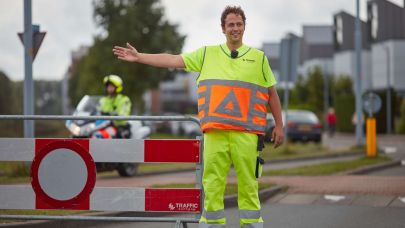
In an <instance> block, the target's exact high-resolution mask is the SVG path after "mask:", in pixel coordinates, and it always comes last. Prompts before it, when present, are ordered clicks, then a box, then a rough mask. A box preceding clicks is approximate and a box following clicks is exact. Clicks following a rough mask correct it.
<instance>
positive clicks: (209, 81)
mask: <svg viewBox="0 0 405 228" xmlns="http://www.w3.org/2000/svg"><path fill="white" fill-rule="evenodd" d="M212 85H226V86H239V87H243V88H248V89H251V90H259V91H260V92H262V93H267V92H268V91H267V90H268V89H267V88H266V87H263V86H259V85H256V84H253V83H250V82H242V81H237V80H220V79H207V80H202V81H200V83H199V84H198V86H212Z"/></svg>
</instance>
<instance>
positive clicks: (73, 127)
mask: <svg viewBox="0 0 405 228" xmlns="http://www.w3.org/2000/svg"><path fill="white" fill-rule="evenodd" d="M69 130H70V132H72V134H73V135H76V136H78V135H79V134H80V127H79V126H77V125H76V124H75V123H72V124H71V125H70V126H69Z"/></svg>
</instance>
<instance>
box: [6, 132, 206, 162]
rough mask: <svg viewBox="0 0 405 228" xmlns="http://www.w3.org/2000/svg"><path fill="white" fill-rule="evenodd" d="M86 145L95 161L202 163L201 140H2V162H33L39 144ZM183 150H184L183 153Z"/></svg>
mask: <svg viewBox="0 0 405 228" xmlns="http://www.w3.org/2000/svg"><path fill="white" fill-rule="evenodd" d="M56 141H64V142H74V143H79V144H80V142H86V143H88V144H89V148H88V150H89V151H90V154H91V156H92V158H93V160H94V162H191V163H198V162H199V147H200V144H199V143H200V141H198V140H192V139H190V140H150V139H146V140H143V139H29V138H0V161H32V160H33V159H34V156H35V150H36V147H38V146H37V144H38V143H42V144H45V145H46V144H49V143H53V142H56ZM179 148H181V150H179Z"/></svg>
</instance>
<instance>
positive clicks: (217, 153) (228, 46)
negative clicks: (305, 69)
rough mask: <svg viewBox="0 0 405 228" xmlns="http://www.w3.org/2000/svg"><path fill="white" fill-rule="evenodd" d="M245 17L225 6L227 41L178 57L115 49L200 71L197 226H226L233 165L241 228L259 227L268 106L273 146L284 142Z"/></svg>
mask: <svg viewBox="0 0 405 228" xmlns="http://www.w3.org/2000/svg"><path fill="white" fill-rule="evenodd" d="M245 21H246V18H245V14H244V12H243V10H242V9H241V8H240V7H231V6H227V7H226V8H225V10H224V11H223V13H222V15H221V26H222V31H223V33H224V34H225V36H226V43H225V44H221V45H216V46H206V47H202V48H200V49H198V50H196V51H194V52H192V53H186V54H182V55H171V54H146V53H140V52H138V51H137V50H136V49H135V48H134V47H132V46H131V45H130V44H129V43H127V47H126V48H124V47H118V46H116V47H114V49H113V52H114V54H115V55H117V57H118V58H119V59H122V60H126V61H130V62H138V63H143V64H148V65H152V66H157V67H167V68H183V69H186V70H187V71H196V72H200V76H199V78H198V79H197V84H198V116H199V118H200V121H201V128H202V130H203V132H204V174H203V188H204V193H205V198H204V211H203V214H202V217H201V219H200V227H225V223H226V218H225V213H224V203H223V197H224V190H225V185H226V177H227V174H228V171H229V168H230V166H231V164H232V163H233V165H234V168H235V171H236V174H237V178H238V206H239V217H240V225H241V227H263V219H262V217H261V214H260V202H259V198H258V181H257V177H258V176H260V174H259V170H260V165H261V163H262V159H261V158H260V157H259V152H258V149H257V148H258V135H264V130H265V126H266V105H267V104H269V106H270V109H271V111H272V113H273V116H274V119H275V128H274V130H273V134H272V138H273V141H274V144H275V147H277V146H279V145H280V144H281V143H282V141H283V139H284V133H283V130H282V126H283V123H282V118H281V105H280V100H279V97H278V95H277V91H276V89H275V88H274V84H275V83H276V82H275V79H274V76H273V73H272V71H271V69H270V66H269V63H268V60H267V58H266V56H265V55H264V53H263V52H262V51H259V50H257V49H254V48H250V47H248V46H246V45H244V44H243V42H242V38H243V33H244V31H245V24H246V23H245Z"/></svg>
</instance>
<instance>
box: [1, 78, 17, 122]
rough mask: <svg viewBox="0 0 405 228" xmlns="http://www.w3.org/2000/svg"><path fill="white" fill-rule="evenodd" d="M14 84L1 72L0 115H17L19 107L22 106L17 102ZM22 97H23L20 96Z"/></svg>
mask: <svg viewBox="0 0 405 228" xmlns="http://www.w3.org/2000/svg"><path fill="white" fill-rule="evenodd" d="M14 84H15V83H14V82H12V81H11V80H10V79H9V78H8V77H7V75H6V74H5V73H4V72H2V71H0V114H1V115H10V114H16V111H17V105H19V104H21V102H18V101H17V100H16V98H17V97H16V96H15V93H14V92H15V90H14ZM18 97H21V96H18Z"/></svg>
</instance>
